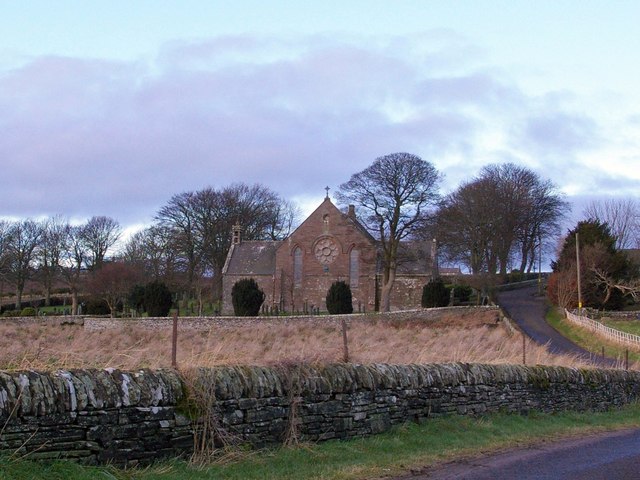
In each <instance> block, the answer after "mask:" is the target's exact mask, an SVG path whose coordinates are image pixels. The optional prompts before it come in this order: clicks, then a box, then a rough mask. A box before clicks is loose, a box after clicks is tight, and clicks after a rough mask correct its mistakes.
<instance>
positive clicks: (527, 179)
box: [437, 163, 569, 275]
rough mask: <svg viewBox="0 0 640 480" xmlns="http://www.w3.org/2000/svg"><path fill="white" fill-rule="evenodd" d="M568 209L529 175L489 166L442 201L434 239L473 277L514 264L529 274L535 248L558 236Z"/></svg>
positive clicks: (511, 167) (544, 184)
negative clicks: (561, 220) (471, 273)
mask: <svg viewBox="0 0 640 480" xmlns="http://www.w3.org/2000/svg"><path fill="white" fill-rule="evenodd" d="M568 208H569V205H568V203H567V202H565V201H564V200H563V199H562V196H561V195H560V194H559V193H558V191H557V189H556V187H555V186H554V185H553V184H552V183H551V182H549V181H546V180H542V179H541V178H540V177H539V176H538V175H537V174H535V173H534V172H532V171H531V170H528V169H526V168H524V167H520V166H517V165H514V164H512V163H507V164H503V165H489V166H487V167H484V168H483V169H482V170H481V172H480V175H479V176H478V177H477V178H475V179H473V180H471V181H469V182H467V183H464V184H462V185H461V186H460V187H459V188H458V189H457V190H456V191H455V192H453V193H452V194H450V195H449V196H448V197H446V199H445V201H444V202H443V204H442V206H441V208H440V210H439V212H438V216H437V235H438V239H439V241H440V244H441V245H442V247H443V250H444V251H445V252H446V254H447V255H448V256H449V258H450V259H451V260H456V261H462V262H463V263H465V264H466V265H467V266H468V267H469V268H470V269H471V271H472V272H473V273H474V274H478V273H481V272H488V273H490V274H496V273H500V274H503V275H504V274H506V273H507V271H508V270H509V267H510V265H511V264H512V263H514V262H517V261H519V263H520V269H521V271H525V270H527V271H530V270H531V268H532V266H533V262H534V259H535V253H536V248H539V247H540V246H541V242H543V241H545V240H546V239H549V238H551V237H552V236H555V235H556V234H557V231H558V229H559V222H560V219H562V217H563V216H564V215H565V213H566V211H567V210H568Z"/></svg>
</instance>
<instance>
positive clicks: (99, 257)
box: [81, 216, 122, 270]
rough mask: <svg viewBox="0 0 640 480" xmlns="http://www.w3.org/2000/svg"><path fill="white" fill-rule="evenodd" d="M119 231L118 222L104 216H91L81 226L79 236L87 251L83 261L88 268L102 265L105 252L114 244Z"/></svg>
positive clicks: (120, 231) (96, 267) (119, 233)
mask: <svg viewBox="0 0 640 480" xmlns="http://www.w3.org/2000/svg"><path fill="white" fill-rule="evenodd" d="M121 233H122V230H121V228H120V224H119V223H118V222H117V221H116V220H114V219H113V218H110V217H104V216H100V217H91V218H90V219H89V221H88V222H87V223H86V224H85V225H84V226H83V227H82V232H81V238H82V241H83V243H84V245H85V248H86V252H87V256H86V259H85V263H86V265H87V268H88V269H89V270H96V269H99V268H100V267H101V266H102V263H103V262H104V259H105V256H106V255H107V252H108V251H109V249H110V248H112V247H113V246H114V245H115V244H116V242H117V241H118V239H119V238H120V235H121Z"/></svg>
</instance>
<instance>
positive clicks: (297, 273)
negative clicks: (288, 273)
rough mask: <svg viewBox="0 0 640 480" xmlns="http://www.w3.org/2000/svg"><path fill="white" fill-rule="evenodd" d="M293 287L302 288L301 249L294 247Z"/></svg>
mask: <svg viewBox="0 0 640 480" xmlns="http://www.w3.org/2000/svg"><path fill="white" fill-rule="evenodd" d="M293 285H294V286H295V287H300V286H302V249H301V248H300V247H296V249H295V250H294V251H293Z"/></svg>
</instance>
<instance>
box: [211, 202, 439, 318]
mask: <svg viewBox="0 0 640 480" xmlns="http://www.w3.org/2000/svg"><path fill="white" fill-rule="evenodd" d="M401 250H402V255H401V258H400V259H399V263H398V270H397V277H396V281H395V284H394V289H393V291H392V294H391V308H392V309H393V310H401V309H410V308H418V307H420V300H421V296H422V287H423V285H425V284H426V283H428V282H429V280H430V279H431V278H433V277H434V276H435V275H437V262H435V260H434V259H435V256H436V255H435V242H433V243H432V242H407V243H404V244H403V245H402V249H401ZM222 275H223V277H222V286H223V303H222V313H223V315H232V314H233V306H232V303H231V289H232V287H233V285H234V284H235V283H236V282H237V281H238V280H241V279H243V278H253V279H254V280H255V281H256V282H257V283H258V285H259V286H260V288H261V289H262V291H263V292H264V293H265V297H266V298H265V302H264V304H263V306H264V307H268V308H270V309H275V308H277V309H278V311H281V312H282V311H286V312H303V313H309V312H312V311H313V310H320V311H326V305H325V298H326V295H327V291H328V290H329V287H330V286H331V284H332V283H333V282H335V281H337V280H343V281H345V282H347V283H348V284H349V285H350V287H351V293H352V296H353V308H354V311H355V312H358V311H360V312H370V311H374V310H377V309H378V305H379V298H380V286H381V284H382V268H381V256H380V251H379V246H378V242H377V241H376V240H375V238H373V237H372V236H371V235H370V234H369V232H368V231H367V230H366V229H365V227H364V226H363V225H362V224H361V223H360V222H359V221H358V219H357V218H356V214H355V208H354V207H353V206H352V205H350V206H349V208H348V211H347V212H341V211H340V210H339V209H338V208H337V207H336V206H335V205H334V204H333V203H332V202H331V199H330V198H329V196H328V195H327V196H326V197H325V199H324V201H323V202H322V203H321V204H320V206H319V207H318V208H317V209H316V210H315V211H314V212H313V213H312V214H311V215H310V216H309V217H308V218H307V219H306V220H305V221H304V222H302V224H301V225H300V226H299V227H298V228H297V229H296V230H295V231H294V232H293V233H292V234H291V235H289V237H288V238H287V239H285V240H283V241H254V240H251V241H244V240H243V239H242V229H241V226H239V225H238V226H236V227H234V230H233V232H232V244H231V248H230V249H229V253H228V254H227V259H226V262H225V265H224V268H223V270H222Z"/></svg>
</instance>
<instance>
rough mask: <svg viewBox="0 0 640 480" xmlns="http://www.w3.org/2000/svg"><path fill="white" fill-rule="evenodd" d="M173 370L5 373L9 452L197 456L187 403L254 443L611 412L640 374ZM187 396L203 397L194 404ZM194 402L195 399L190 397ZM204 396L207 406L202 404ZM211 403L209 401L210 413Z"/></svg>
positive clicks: (447, 367)
mask: <svg viewBox="0 0 640 480" xmlns="http://www.w3.org/2000/svg"><path fill="white" fill-rule="evenodd" d="M189 388H190V389H191V392H190V393H185V391H186V390H187V389H186V387H185V384H184V383H183V381H182V380H181V378H180V376H179V375H178V373H176V372H173V371H140V372H120V371H116V370H114V371H109V370H78V371H60V372H56V373H37V372H0V451H2V452H4V453H14V452H15V453H17V454H29V455H30V456H31V457H33V458H39V457H40V458H42V457H44V458H54V457H55V458H57V457H68V458H77V459H79V460H81V461H84V462H89V463H104V462H111V463H115V464H120V465H122V464H124V465H132V464H137V463H146V462H148V461H150V460H153V459H157V458H161V457H167V456H180V455H187V454H189V453H190V452H191V449H192V446H193V428H192V426H191V424H190V421H189V420H188V419H187V418H186V416H185V415H184V411H183V409H182V406H184V405H186V404H187V403H188V404H190V405H201V407H200V411H199V412H198V414H199V415H202V416H205V415H203V414H205V413H206V417H208V418H209V419H213V420H214V421H215V422H216V423H217V426H218V429H219V430H218V431H221V432H225V433H226V435H225V438H227V439H228V438H232V439H233V438H235V439H236V440H237V441H238V442H246V443H250V444H252V445H254V446H263V445H268V444H275V443H279V442H282V441H283V440H286V439H287V438H291V437H292V436H295V437H296V438H299V439H302V440H308V441H320V440H326V439H331V438H337V439H345V438H352V437H358V436H363V435H370V434H375V433H379V432H382V431H385V430H387V429H388V428H390V427H391V426H392V425H395V424H400V423H403V422H407V421H423V420H426V419H428V418H429V417H433V416H441V415H453V414H462V415H467V414H484V413H489V412H497V411H505V412H516V413H526V412H528V411H530V410H538V411H544V412H555V411H560V410H605V409H609V408H612V407H618V406H621V405H624V404H627V403H629V402H632V401H635V400H637V399H638V397H639V395H640V372H634V371H622V370H587V369H574V368H564V367H540V366H538V367H526V366H518V365H477V364H438V365H436V364H433V365H353V364H333V365H325V366H309V365H285V366H279V367H249V366H235V367H218V368H214V369H200V370H198V371H197V372H196V375H195V377H194V375H193V373H192V375H191V376H190V380H189ZM186 395H192V396H193V397H194V398H196V399H197V400H201V401H189V402H187V400H188V399H187V398H186ZM190 400H193V398H192V399H190ZM202 400H203V401H202ZM202 405H209V407H208V408H209V409H210V410H209V411H207V412H203V411H202V410H201V409H202Z"/></svg>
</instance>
